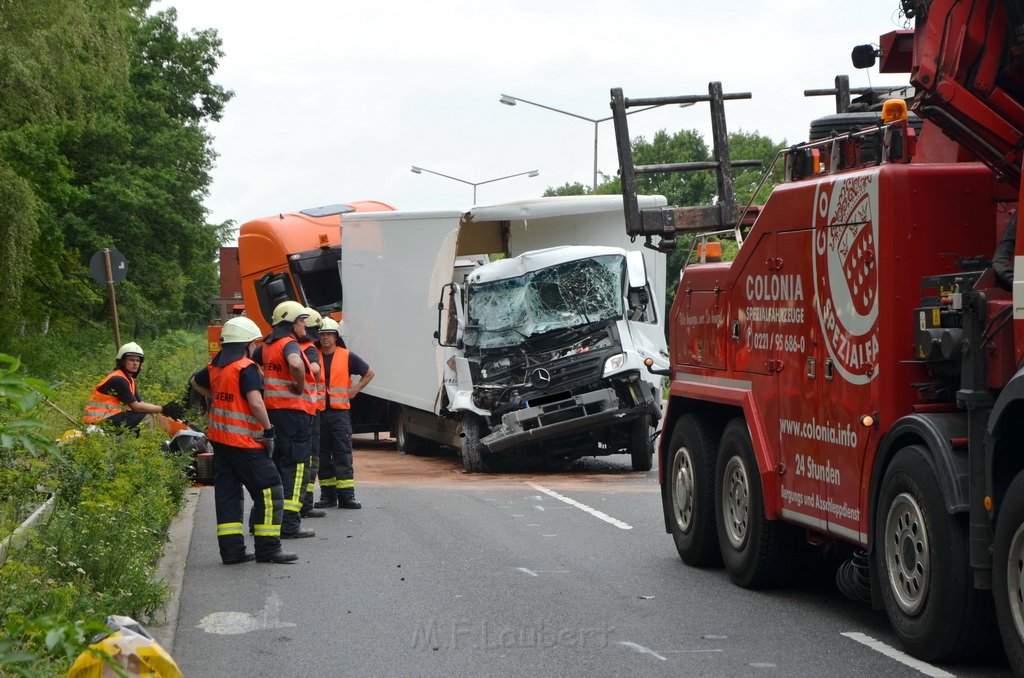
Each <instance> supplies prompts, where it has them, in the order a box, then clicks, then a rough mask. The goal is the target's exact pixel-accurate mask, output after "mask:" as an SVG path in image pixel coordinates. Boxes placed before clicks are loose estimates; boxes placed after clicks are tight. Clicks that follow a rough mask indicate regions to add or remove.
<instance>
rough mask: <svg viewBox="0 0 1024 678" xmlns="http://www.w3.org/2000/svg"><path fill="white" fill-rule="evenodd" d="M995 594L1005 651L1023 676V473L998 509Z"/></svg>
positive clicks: (1019, 474)
mask: <svg viewBox="0 0 1024 678" xmlns="http://www.w3.org/2000/svg"><path fill="white" fill-rule="evenodd" d="M992 594H993V596H994V597H995V605H996V619H997V620H998V622H999V633H1000V635H1002V637H1003V648H1005V650H1006V656H1007V658H1008V659H1009V660H1010V667H1011V668H1012V669H1013V673H1014V675H1018V676H1020V675H1024V472H1021V473H1018V474H1017V477H1016V478H1014V479H1013V482H1012V483H1011V484H1010V488H1009V489H1008V490H1007V492H1006V498H1005V499H1004V500H1003V503H1002V505H1001V506H1000V507H999V520H998V522H997V523H996V533H995V541H994V542H993V545H992Z"/></svg>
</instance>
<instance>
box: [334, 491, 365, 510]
mask: <svg viewBox="0 0 1024 678" xmlns="http://www.w3.org/2000/svg"><path fill="white" fill-rule="evenodd" d="M338 508H340V509H358V508H363V505H362V504H360V503H359V502H358V501H356V496H355V495H354V494H342V495H339V496H338Z"/></svg>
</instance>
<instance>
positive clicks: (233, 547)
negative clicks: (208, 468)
mask: <svg viewBox="0 0 1024 678" xmlns="http://www.w3.org/2000/svg"><path fill="white" fill-rule="evenodd" d="M212 444H213V451H214V455H213V469H214V471H213V478H214V480H213V488H214V502H215V503H216V506H217V546H218V547H219V548H220V557H221V560H223V561H224V562H228V563H230V562H237V561H239V560H241V559H242V557H243V556H244V555H245V537H244V536H243V535H242V502H243V497H242V488H243V487H245V489H246V490H247V491H248V492H249V496H250V497H252V502H253V510H252V513H251V514H250V519H251V520H252V526H253V534H254V536H255V538H254V541H255V543H256V557H257V558H265V557H268V556H270V555H272V554H274V553H276V552H278V551H280V550H281V518H282V511H283V508H284V491H283V490H282V488H281V476H280V475H278V472H277V467H276V466H275V465H274V462H273V461H271V459H270V456H269V455H268V454H267V452H266V450H264V449H263V448H259V449H249V448H244V447H234V446H232V445H224V444H222V443H212Z"/></svg>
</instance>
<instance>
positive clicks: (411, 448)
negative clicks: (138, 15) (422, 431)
mask: <svg viewBox="0 0 1024 678" xmlns="http://www.w3.org/2000/svg"><path fill="white" fill-rule="evenodd" d="M395 446H396V447H397V448H398V452H399V453H400V454H419V453H420V452H422V451H423V440H422V439H420V438H418V437H416V436H414V435H413V434H411V433H409V431H408V430H407V428H406V421H405V414H404V413H402V412H399V413H398V416H397V419H396V421H395Z"/></svg>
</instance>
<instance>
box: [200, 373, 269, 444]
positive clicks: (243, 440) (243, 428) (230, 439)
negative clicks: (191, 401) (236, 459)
mask: <svg viewBox="0 0 1024 678" xmlns="http://www.w3.org/2000/svg"><path fill="white" fill-rule="evenodd" d="M255 364H256V363H254V362H253V361H252V360H250V359H249V358H244V357H243V358H239V359H238V360H236V361H235V362H233V363H231V364H230V365H225V366H223V367H214V366H213V365H210V366H209V367H207V370H208V371H209V373H210V391H212V392H213V406H212V407H211V408H210V420H209V427H208V430H207V435H208V436H209V438H210V440H212V441H213V442H215V443H220V444H222V445H230V446H232V447H245V448H248V449H259V448H261V447H263V443H261V442H257V441H256V437H257V436H260V435H262V434H263V425H262V424H260V422H259V421H258V420H257V419H256V417H254V416H253V413H252V407H250V406H249V399H248V398H246V397H245V394H243V393H242V390H241V388H240V384H239V380H240V379H241V377H242V370H244V369H245V368H246V367H249V366H250V365H255Z"/></svg>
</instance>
